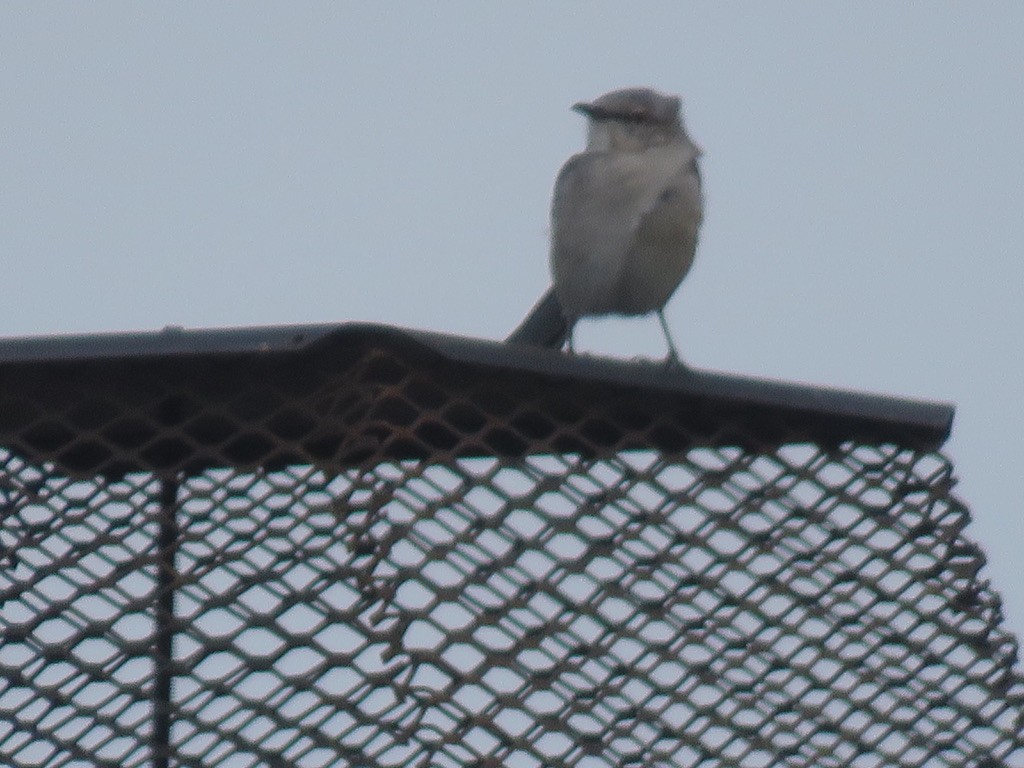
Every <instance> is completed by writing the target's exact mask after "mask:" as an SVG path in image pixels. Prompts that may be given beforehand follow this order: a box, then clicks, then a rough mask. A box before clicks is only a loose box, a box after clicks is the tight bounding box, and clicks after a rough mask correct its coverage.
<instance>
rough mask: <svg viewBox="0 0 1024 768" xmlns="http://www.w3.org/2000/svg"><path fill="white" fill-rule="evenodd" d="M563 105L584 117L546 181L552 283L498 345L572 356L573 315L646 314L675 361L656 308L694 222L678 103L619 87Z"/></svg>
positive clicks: (693, 180) (693, 171) (692, 240)
mask: <svg viewBox="0 0 1024 768" xmlns="http://www.w3.org/2000/svg"><path fill="white" fill-rule="evenodd" d="M572 109H573V110H575V111H576V112H579V113H581V114H583V115H584V116H586V118H587V120H588V132H587V144H586V147H585V149H584V150H583V151H582V152H580V153H578V154H576V155H573V156H572V157H570V158H569V160H567V161H566V163H565V164H564V165H563V166H562V168H561V170H560V171H559V173H558V177H557V179H556V181H555V188H554V193H553V195H552V202H551V251H550V266H551V277H552V286H551V288H549V289H548V291H547V292H546V293H545V294H544V295H543V296H542V297H541V299H540V300H539V301H538V302H537V304H536V305H535V306H534V307H533V309H532V310H531V311H530V313H529V314H528V315H527V316H526V318H525V319H524V320H523V322H522V323H520V325H519V326H518V327H517V328H516V329H515V330H514V331H513V332H512V334H511V335H510V336H509V337H508V338H507V339H506V341H507V342H509V343H513V344H525V345H531V346H539V347H550V348H556V349H560V348H562V347H563V346H565V345H566V343H568V348H569V351H570V352H573V351H574V345H573V330H574V328H575V326H576V322H577V321H578V320H579V319H580V318H583V317H590V316H601V315H629V316H638V315H647V314H650V313H652V312H654V313H656V314H657V316H658V320H659V322H660V323H661V329H662V331H663V332H664V334H665V341H666V343H667V345H668V357H667V358H666V360H667V361H669V362H674V363H677V364H679V365H682V361H681V358H680V357H679V351H678V349H677V348H676V345H675V343H674V342H673V340H672V335H671V333H670V332H669V329H668V323H667V322H666V321H665V312H664V310H665V304H666V303H667V302H668V300H669V298H671V296H672V294H673V293H675V290H676V288H678V287H679V284H680V283H681V282H682V280H683V278H684V277H685V276H686V274H687V272H689V270H690V267H691V266H692V264H693V259H694V255H695V253H696V249H697V235H698V231H699V229H700V225H701V222H702V221H703V218H704V198H703V192H702V189H701V175H700V167H699V162H698V161H699V159H700V157H701V154H702V151H701V149H700V147H698V146H697V144H695V143H694V142H693V140H692V139H691V138H690V136H689V135H688V134H687V132H686V129H685V127H684V126H683V117H682V100H681V99H680V98H679V97H678V96H673V95H668V94H664V93H660V92H658V91H656V90H654V89H652V88H621V89H618V90H614V91H610V92H608V93H606V94H604V95H603V96H600V97H598V98H597V99H594V100H593V101H590V102H578V103H576V104H574V105H573V107H572Z"/></svg>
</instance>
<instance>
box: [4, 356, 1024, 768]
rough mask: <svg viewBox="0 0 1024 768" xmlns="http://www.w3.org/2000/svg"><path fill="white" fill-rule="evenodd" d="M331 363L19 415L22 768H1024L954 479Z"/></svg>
mask: <svg viewBox="0 0 1024 768" xmlns="http://www.w3.org/2000/svg"><path fill="white" fill-rule="evenodd" d="M319 365H320V369H321V370H320V373H319V374H318V375H316V376H312V375H310V374H309V371H308V370H306V371H305V373H304V374H303V375H296V376H295V377H294V380H293V385H290V386H287V387H282V386H281V385H280V384H279V383H276V382H278V381H279V380H278V379H274V383H272V382H270V380H268V379H263V378H261V377H259V376H253V375H250V374H251V372H249V373H246V372H245V371H244V370H243V372H242V374H243V375H242V379H241V380H242V381H244V382H245V383H244V385H238V384H237V382H236V383H233V384H231V385H230V386H228V385H225V384H224V382H223V380H222V379H221V378H219V377H218V376H217V375H216V373H217V372H216V371H212V372H211V371H210V370H209V366H207V368H205V369H204V370H205V371H206V374H207V375H205V376H204V377H202V384H201V385H196V383H195V382H191V383H189V384H188V385H187V386H186V385H185V384H183V383H182V381H181V377H180V376H171V375H165V374H166V371H163V369H161V371H163V372H162V373H160V375H156V374H153V375H152V376H150V377H149V378H146V379H145V386H142V385H136V386H126V387H125V388H122V389H119V388H118V387H116V386H113V387H108V389H107V390H106V391H107V392H108V394H107V395H105V396H103V397H99V396H97V395H96V394H95V392H94V390H93V389H88V393H86V388H83V386H84V385H83V384H82V382H83V381H86V380H89V377H90V376H91V375H93V374H90V373H89V372H88V371H85V372H84V373H80V374H79V375H76V376H74V377H60V376H57V375H56V374H55V375H54V376H53V381H52V387H51V388H50V389H49V390H48V391H47V392H46V397H41V398H40V400H39V402H36V401H34V400H33V398H32V397H31V396H28V395H20V396H18V397H16V398H14V397H10V396H8V397H5V398H4V399H2V400H0V421H2V422H3V423H4V424H6V425H7V426H6V433H5V434H6V437H5V440H6V444H7V445H8V447H7V448H5V449H3V450H0V466H2V470H0V505H2V507H0V508H2V510H3V525H2V528H0V547H2V548H0V558H2V561H0V562H2V570H0V599H2V601H3V602H2V605H0V617H2V629H3V638H2V641H0V669H2V671H3V678H2V680H0V760H2V762H4V763H5V764H10V765H15V766H29V765H46V766H86V765H90V766H91V765H117V766H122V767H127V766H139V765H148V764H152V765H156V766H161V765H206V766H213V765H216V766H232V767H233V766H239V767H241V766H263V765H267V766H284V765H288V766H303V767H304V768H307V767H308V768H318V767H320V766H325V767H326V766H467V765H478V766H513V767H515V768H527V767H533V766H538V767H539V766H563V765H564V766H574V767H575V768H605V767H607V766H687V767H690V766H692V767H693V768H697V767H698V766H699V767H701V768H705V767H707V768H710V767H711V766H744V767H750V768H758V767H766V766H793V767H796V766H801V767H802V766H807V767H808V768H810V767H811V766H815V767H818V766H826V767H827V766H837V767H838V766H855V767H856V768H872V767H875V766H878V767H882V766H977V767H978V768H981V767H982V766H987V767H994V766H1015V767H1016V768H1021V767H1022V766H1024V737H1022V735H1021V732H1022V729H1024V680H1022V678H1021V675H1020V674H1019V672H1018V671H1017V669H1016V666H1015V665H1016V661H1017V659H1016V653H1017V646H1016V643H1015V641H1014V639H1013V638H1012V637H1011V636H1009V635H1008V634H1007V633H1005V632H1004V631H1003V630H1002V629H1001V627H1000V624H1001V615H1000V603H999V599H998V596H997V595H996V594H995V592H994V591H993V590H992V588H991V587H990V585H989V584H988V583H987V582H986V581H984V580H982V579H981V578H980V577H979V570H980V568H981V567H982V565H983V562H984V561H983V556H982V555H981V553H980V552H979V550H978V549H977V548H976V547H975V546H974V545H973V544H972V543H971V542H970V541H969V539H967V538H966V536H965V533H964V529H965V526H966V525H967V523H968V521H969V517H968V513H967V511H966V509H965V507H964V506H963V504H962V503H960V502H959V501H958V500H957V498H956V497H955V496H954V495H953V494H952V487H953V484H954V483H953V477H952V467H951V465H950V462H949V461H948V460H947V459H946V458H945V457H944V456H943V455H942V454H941V453H940V452H937V451H934V450H931V449H927V448H921V447H914V446H910V447H907V446H903V445H900V444H897V443H896V442H882V443H869V442H864V441H857V440H844V441H836V442H823V441H818V440H812V439H809V438H808V435H807V433H806V430H802V429H801V428H800V427H799V425H798V424H796V423H795V422H793V421H792V420H790V419H787V418H785V417H783V416H782V415H779V416H778V417H777V418H775V417H772V418H770V419H769V421H772V423H773V424H774V426H773V428H772V433H773V434H774V435H776V439H773V440H771V441H765V440H764V437H763V435H764V430H763V429H761V428H759V431H758V432H757V434H756V435H755V434H750V432H749V423H747V422H745V421H743V420H741V419H734V420H731V421H730V420H729V419H727V418H723V417H721V416H717V417H716V419H715V420H714V423H708V424H706V425H704V426H703V427H702V428H701V429H699V430H697V431H694V429H693V427H692V424H693V423H694V420H693V419H692V418H690V419H688V420H687V422H686V423H687V424H689V425H691V426H688V427H685V428H684V427H681V426H680V423H681V422H680V420H679V419H678V418H677V416H678V414H677V413H676V412H674V411H673V410H671V409H666V410H665V411H664V412H663V413H662V414H661V415H660V416H657V417H654V418H639V417H638V416H637V415H636V414H635V413H632V412H630V411H628V410H624V409H617V408H616V407H615V403H614V399H613V398H604V399H603V400H602V399H598V402H600V403H601V405H600V406H595V405H594V404H593V402H591V403H587V404H583V403H579V402H573V400H572V399H571V397H569V396H568V395H565V394H564V393H560V392H559V391H558V390H557V388H556V389H552V388H551V387H547V388H545V387H542V386H540V385H537V387H536V388H535V389H527V390H526V391H525V393H524V395H523V398H522V399H521V400H518V401H512V400H509V399H508V398H506V397H504V396H502V395H499V394H496V393H495V392H494V391H491V390H488V389H487V388H481V387H479V386H478V385H477V384H475V383H473V382H470V381H468V380H466V379H464V378H462V377H460V376H458V375H452V374H450V373H445V372H444V371H442V370H439V369H438V368H437V367H436V366H431V365H429V364H421V363H417V362H412V361H410V360H409V359H408V358H407V357H405V356H403V355H401V354H397V353H395V352H393V351H388V350H387V349H370V350H363V351H361V352H360V353H359V354H355V353H353V354H349V355H348V356H346V357H345V358H344V359H339V360H337V361H335V363H332V364H331V365H327V364H319ZM314 367H316V366H314ZM99 375H100V374H99V373H96V374H95V376H99ZM95 376H94V378H95ZM218 382H220V383H218ZM257 402H258V403H259V404H260V406H259V408H255V407H254V406H253V403H257ZM328 423H330V424H334V425H338V424H341V425H343V426H344V428H343V429H341V430H340V431H338V432H336V433H331V434H335V437H330V435H329V434H328V432H327V431H326V430H325V427H324V425H325V424H328ZM652 446H657V448H656V449H655V448H653V447H652Z"/></svg>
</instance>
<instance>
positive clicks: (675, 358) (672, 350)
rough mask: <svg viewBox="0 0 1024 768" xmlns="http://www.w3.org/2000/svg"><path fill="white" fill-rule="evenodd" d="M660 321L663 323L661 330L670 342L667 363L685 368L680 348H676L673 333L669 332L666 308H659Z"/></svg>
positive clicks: (667, 341)
mask: <svg viewBox="0 0 1024 768" xmlns="http://www.w3.org/2000/svg"><path fill="white" fill-rule="evenodd" d="M658 321H659V322H660V323H661V330H662V331H664V333H665V341H666V343H667V344H668V357H666V358H665V365H667V366H670V367H676V368H685V367H686V365H685V364H684V363H683V360H682V358H681V357H679V350H678V349H676V345H675V343H674V342H673V341H672V334H671V333H669V332H668V323H667V322H665V310H664V308H662V309H659V310H658Z"/></svg>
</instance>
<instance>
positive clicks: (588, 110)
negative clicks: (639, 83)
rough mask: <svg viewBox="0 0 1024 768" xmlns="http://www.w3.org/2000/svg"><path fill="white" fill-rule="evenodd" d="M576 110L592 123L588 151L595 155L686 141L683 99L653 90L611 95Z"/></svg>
mask: <svg viewBox="0 0 1024 768" xmlns="http://www.w3.org/2000/svg"><path fill="white" fill-rule="evenodd" d="M572 108H573V109H574V110H575V111H577V112H580V113H581V114H584V115H586V116H587V118H588V119H589V121H590V130H589V136H588V140H587V149H589V150H592V151H598V152H607V151H609V150H622V151H640V150H643V149H647V148H649V147H652V146H658V145H662V144H670V143H672V142H674V141H680V140H685V139H686V133H685V131H684V130H683V123H682V115H681V109H682V101H681V99H680V98H679V97H678V96H668V95H666V94H663V93H658V92H657V91H655V90H653V89H651V88H622V89H619V90H616V91H610V92H609V93H606V94H604V95H603V96H599V97H598V98H596V99H594V100H593V101H589V102H588V101H581V102H578V103H577V104H573V107H572Z"/></svg>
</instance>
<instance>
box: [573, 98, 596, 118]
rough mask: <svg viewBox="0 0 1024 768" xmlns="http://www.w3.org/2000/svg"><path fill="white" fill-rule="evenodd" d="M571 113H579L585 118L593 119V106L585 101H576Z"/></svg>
mask: <svg viewBox="0 0 1024 768" xmlns="http://www.w3.org/2000/svg"><path fill="white" fill-rule="evenodd" d="M572 111H573V112H579V113H580V114H581V115H586V116H587V117H593V116H594V105H593V104H591V103H589V102H586V101H577V102H576V103H575V104H573V105H572Z"/></svg>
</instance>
